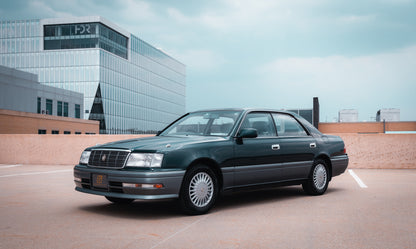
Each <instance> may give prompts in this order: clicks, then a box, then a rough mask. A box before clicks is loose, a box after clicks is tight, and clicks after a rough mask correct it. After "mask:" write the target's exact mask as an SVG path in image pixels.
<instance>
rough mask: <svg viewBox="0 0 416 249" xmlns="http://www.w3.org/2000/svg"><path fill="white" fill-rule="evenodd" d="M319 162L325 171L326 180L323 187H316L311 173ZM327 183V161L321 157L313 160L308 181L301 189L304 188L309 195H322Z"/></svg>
mask: <svg viewBox="0 0 416 249" xmlns="http://www.w3.org/2000/svg"><path fill="white" fill-rule="evenodd" d="M320 164H321V165H323V166H324V167H325V171H326V182H325V187H324V188H323V189H318V188H316V186H315V183H314V181H313V174H314V171H315V168H316V167H317V166H318V165H320ZM328 184H329V170H328V165H327V163H326V162H325V161H324V160H322V159H318V160H315V162H314V163H313V166H312V168H311V173H310V174H309V179H308V181H307V182H306V183H304V184H303V185H302V186H303V189H304V190H305V192H306V193H308V194H310V195H322V194H324V193H325V191H326V190H327V188H328Z"/></svg>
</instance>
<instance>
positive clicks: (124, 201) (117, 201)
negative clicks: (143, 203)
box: [105, 196, 134, 204]
mask: <svg viewBox="0 0 416 249" xmlns="http://www.w3.org/2000/svg"><path fill="white" fill-rule="evenodd" d="M105 198H106V199H107V200H109V201H111V202H112V203H115V204H130V203H132V202H133V201H134V199H126V198H117V197H110V196H106V197H105Z"/></svg>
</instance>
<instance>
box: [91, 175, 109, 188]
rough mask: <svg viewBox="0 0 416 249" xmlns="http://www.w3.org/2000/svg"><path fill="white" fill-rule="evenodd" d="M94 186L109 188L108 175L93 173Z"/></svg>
mask: <svg viewBox="0 0 416 249" xmlns="http://www.w3.org/2000/svg"><path fill="white" fill-rule="evenodd" d="M92 186H93V187H94V188H105V189H107V187H108V180H107V175H99V174H93V175H92Z"/></svg>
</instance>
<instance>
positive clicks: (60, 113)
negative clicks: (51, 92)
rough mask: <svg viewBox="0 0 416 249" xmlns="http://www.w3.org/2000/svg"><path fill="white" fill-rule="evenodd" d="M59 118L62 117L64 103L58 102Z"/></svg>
mask: <svg viewBox="0 0 416 249" xmlns="http://www.w3.org/2000/svg"><path fill="white" fill-rule="evenodd" d="M58 116H62V101H58Z"/></svg>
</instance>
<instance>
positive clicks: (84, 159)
mask: <svg viewBox="0 0 416 249" xmlns="http://www.w3.org/2000/svg"><path fill="white" fill-rule="evenodd" d="M90 155H91V151H86V150H84V152H82V154H81V158H80V159H79V164H88V160H89V159H90Z"/></svg>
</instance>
